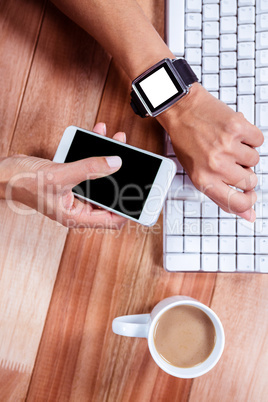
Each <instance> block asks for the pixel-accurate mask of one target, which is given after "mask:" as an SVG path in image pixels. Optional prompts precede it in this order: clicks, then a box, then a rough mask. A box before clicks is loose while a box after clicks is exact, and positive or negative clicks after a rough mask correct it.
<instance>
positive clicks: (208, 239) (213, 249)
mask: <svg viewBox="0 0 268 402" xmlns="http://www.w3.org/2000/svg"><path fill="white" fill-rule="evenodd" d="M217 252H218V237H217V236H202V253H217Z"/></svg>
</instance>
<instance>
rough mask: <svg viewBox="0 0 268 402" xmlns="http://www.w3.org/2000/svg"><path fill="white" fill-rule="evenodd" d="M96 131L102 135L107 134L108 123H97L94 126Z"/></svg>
mask: <svg viewBox="0 0 268 402" xmlns="http://www.w3.org/2000/svg"><path fill="white" fill-rule="evenodd" d="M93 131H94V133H97V134H100V135H106V124H105V123H101V122H100V123H97V124H95V126H94V127H93Z"/></svg>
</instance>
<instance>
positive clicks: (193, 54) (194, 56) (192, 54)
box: [185, 48, 201, 64]
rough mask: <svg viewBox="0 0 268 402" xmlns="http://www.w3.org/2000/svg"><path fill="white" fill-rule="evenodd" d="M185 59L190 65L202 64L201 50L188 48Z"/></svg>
mask: <svg viewBox="0 0 268 402" xmlns="http://www.w3.org/2000/svg"><path fill="white" fill-rule="evenodd" d="M185 59H186V60H187V61H188V63H189V64H201V49H199V48H187V49H185Z"/></svg>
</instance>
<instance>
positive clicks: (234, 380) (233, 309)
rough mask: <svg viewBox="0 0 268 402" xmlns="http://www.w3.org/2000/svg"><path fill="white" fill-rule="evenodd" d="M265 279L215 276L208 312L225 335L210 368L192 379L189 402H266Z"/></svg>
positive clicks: (267, 286)
mask: <svg viewBox="0 0 268 402" xmlns="http://www.w3.org/2000/svg"><path fill="white" fill-rule="evenodd" d="M267 289H268V276H267V275H262V274H250V275H249V274H241V275H239V274H236V275H229V274H223V275H219V276H218V279H217V285H216V288H215V293H214V297H213V302H212V309H213V310H214V311H215V312H216V313H217V314H218V315H219V317H220V319H221V321H222V323H223V326H224V329H225V336H226V344H225V350H224V352H223V355H222V358H221V360H220V361H219V363H218V364H217V366H215V367H214V369H213V370H212V371H211V372H209V373H208V374H206V375H205V376H203V377H201V378H199V379H195V380H194V382H193V387H192V390H191V397H190V399H189V400H190V401H192V402H194V401H196V400H198V401H200V402H214V401H215V400H218V399H220V401H221V402H227V401H228V402H229V401H234V402H240V401H267V395H268V384H267V378H268V364H267V363H268V339H267V333H268V292H267Z"/></svg>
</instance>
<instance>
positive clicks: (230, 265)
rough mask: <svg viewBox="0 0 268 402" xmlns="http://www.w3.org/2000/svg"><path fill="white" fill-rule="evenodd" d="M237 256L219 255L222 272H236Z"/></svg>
mask: <svg viewBox="0 0 268 402" xmlns="http://www.w3.org/2000/svg"><path fill="white" fill-rule="evenodd" d="M235 257H236V256H235V255H233V254H220V255H219V270H220V271H222V272H234V271H235V270H236V258H235Z"/></svg>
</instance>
